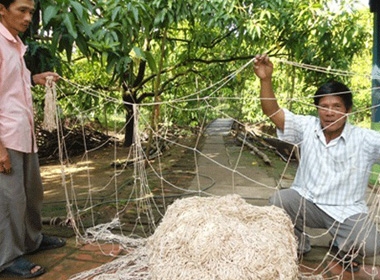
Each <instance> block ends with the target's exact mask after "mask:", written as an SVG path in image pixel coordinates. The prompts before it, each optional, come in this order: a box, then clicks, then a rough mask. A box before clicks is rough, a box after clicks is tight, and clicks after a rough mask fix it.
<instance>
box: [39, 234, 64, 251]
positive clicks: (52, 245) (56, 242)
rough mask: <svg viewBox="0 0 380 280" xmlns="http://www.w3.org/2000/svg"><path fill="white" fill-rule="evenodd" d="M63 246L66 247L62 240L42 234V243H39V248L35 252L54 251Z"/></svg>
mask: <svg viewBox="0 0 380 280" xmlns="http://www.w3.org/2000/svg"><path fill="white" fill-rule="evenodd" d="M65 245H66V240H65V239H63V238H59V237H55V236H49V235H45V234H42V241H41V244H40V247H38V249H37V250H36V252H38V251H44V250H51V249H56V248H60V247H63V246H65Z"/></svg>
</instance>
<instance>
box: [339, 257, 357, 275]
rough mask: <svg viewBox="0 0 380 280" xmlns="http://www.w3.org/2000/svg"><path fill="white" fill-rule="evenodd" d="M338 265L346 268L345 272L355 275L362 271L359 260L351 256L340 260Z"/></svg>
mask: <svg viewBox="0 0 380 280" xmlns="http://www.w3.org/2000/svg"><path fill="white" fill-rule="evenodd" d="M338 263H339V264H340V265H341V266H342V267H343V268H344V270H345V271H348V272H351V273H354V272H358V271H359V270H360V265H361V263H360V262H359V261H358V258H353V257H352V256H350V255H345V256H343V257H342V258H341V259H339V260H338Z"/></svg>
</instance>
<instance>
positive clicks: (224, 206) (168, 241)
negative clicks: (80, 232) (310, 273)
mask: <svg viewBox="0 0 380 280" xmlns="http://www.w3.org/2000/svg"><path fill="white" fill-rule="evenodd" d="M140 241H141V243H140V244H139V245H137V246H136V245H135V248H134V249H133V250H132V252H131V253H130V254H128V255H126V256H123V257H120V258H118V259H117V260H115V261H113V262H111V263H108V264H105V265H103V266H101V267H98V268H96V269H94V270H91V271H88V272H86V273H81V274H79V275H76V276H74V277H73V278H72V279H75V280H77V279H145V280H146V279H171V280H174V279H181V280H187V279H196V280H199V279H203V280H207V279H221V280H223V279H230V280H232V279H233V280H237V279H265V280H267V279H290V280H293V279H297V275H298V262H297V242H296V239H295V236H294V233H293V226H292V223H291V221H290V219H289V218H288V217H287V215H286V214H285V213H284V211H283V210H282V209H280V208H277V207H274V206H267V207H259V206H253V205H250V204H248V203H247V202H246V201H245V200H244V199H242V198H241V197H240V196H238V195H227V196H223V197H206V198H205V197H190V198H185V199H178V200H176V201H175V202H174V203H173V204H172V205H171V206H169V207H168V209H167V212H166V214H165V216H164V217H163V219H162V221H161V223H160V225H159V226H158V227H157V229H156V231H155V233H154V234H153V235H152V236H151V237H149V238H147V239H144V240H140ZM121 242H123V241H121ZM125 242H126V243H128V242H129V241H128V240H127V239H126V240H125Z"/></svg>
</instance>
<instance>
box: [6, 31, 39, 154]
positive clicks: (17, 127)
mask: <svg viewBox="0 0 380 280" xmlns="http://www.w3.org/2000/svg"><path fill="white" fill-rule="evenodd" d="M25 52H26V46H25V45H24V44H23V43H22V41H21V40H20V38H19V37H17V38H15V37H13V36H12V35H11V33H10V32H9V31H8V30H7V29H6V28H5V27H4V25H3V24H1V23H0V140H1V142H2V144H3V145H4V147H6V148H8V149H12V150H16V151H20V152H23V153H32V152H37V144H36V141H35V139H36V137H35V133H34V121H33V117H34V116H33V100H32V92H31V81H30V71H29V70H28V69H27V68H26V65H25V61H24V54H25Z"/></svg>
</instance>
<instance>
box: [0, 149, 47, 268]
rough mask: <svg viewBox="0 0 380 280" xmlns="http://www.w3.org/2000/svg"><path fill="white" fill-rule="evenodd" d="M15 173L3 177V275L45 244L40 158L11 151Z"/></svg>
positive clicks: (0, 261) (0, 252)
mask: <svg viewBox="0 0 380 280" xmlns="http://www.w3.org/2000/svg"><path fill="white" fill-rule="evenodd" d="M8 153H9V156H10V158H11V164H12V173H11V174H9V175H5V174H2V173H1V174H0V271H1V270H3V269H4V268H6V267H7V266H9V265H10V264H12V261H13V260H14V259H15V258H17V257H19V256H22V255H24V254H26V253H29V252H32V251H34V250H36V249H37V248H38V246H39V244H40V243H41V241H42V234H41V229H42V222H41V208H42V199H43V187H42V181H41V175H40V168H39V162H38V155H37V154H35V153H33V154H26V153H21V152H17V151H14V150H9V149H8Z"/></svg>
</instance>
